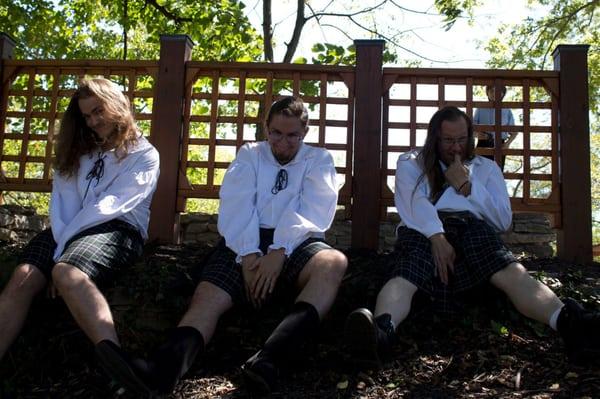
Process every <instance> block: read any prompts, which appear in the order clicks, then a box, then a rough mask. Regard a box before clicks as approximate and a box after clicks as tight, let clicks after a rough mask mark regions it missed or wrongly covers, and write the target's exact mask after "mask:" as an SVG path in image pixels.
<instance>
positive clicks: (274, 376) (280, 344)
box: [242, 302, 320, 395]
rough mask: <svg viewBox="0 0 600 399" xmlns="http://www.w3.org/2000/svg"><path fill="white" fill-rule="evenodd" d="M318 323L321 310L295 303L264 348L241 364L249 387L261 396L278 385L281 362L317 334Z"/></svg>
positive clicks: (306, 304) (309, 305) (304, 303)
mask: <svg viewBox="0 0 600 399" xmlns="http://www.w3.org/2000/svg"><path fill="white" fill-rule="evenodd" d="M319 322H320V320H319V313H318V312H317V309H315V307H314V306H313V305H311V304H310V303H307V302H296V303H295V304H294V306H293V308H292V311H291V312H290V314H288V315H287V316H286V317H285V318H284V319H283V321H282V322H281V323H279V325H278V326H277V327H276V328H275V330H274V331H273V332H272V333H271V335H270V336H269V338H268V339H267V342H265V344H264V346H263V348H262V349H261V350H260V351H258V352H257V353H255V354H254V355H253V356H252V357H251V358H250V359H248V360H247V361H246V363H245V364H244V365H243V366H242V372H243V374H244V379H245V381H246V384H247V385H248V389H249V390H250V391H251V392H252V393H254V394H259V395H268V394H269V393H271V392H272V391H273V390H274V388H275V387H276V386H277V380H278V378H279V368H280V367H281V365H282V363H283V362H284V361H285V360H286V359H288V358H289V357H291V356H292V355H293V354H294V352H295V351H299V350H300V347H301V346H302V344H303V343H305V342H306V341H308V340H310V339H311V338H313V337H314V336H315V335H316V332H317V331H318V328H319ZM296 353H297V352H296Z"/></svg>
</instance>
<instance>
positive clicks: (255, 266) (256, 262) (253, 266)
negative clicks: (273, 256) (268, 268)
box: [248, 258, 260, 270]
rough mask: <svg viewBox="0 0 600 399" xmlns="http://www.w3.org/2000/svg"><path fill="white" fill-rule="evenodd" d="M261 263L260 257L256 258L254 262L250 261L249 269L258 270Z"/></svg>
mask: <svg viewBox="0 0 600 399" xmlns="http://www.w3.org/2000/svg"><path fill="white" fill-rule="evenodd" d="M259 264H260V258H256V259H255V260H254V261H253V262H252V263H250V266H248V270H256V268H257V267H258V265H259Z"/></svg>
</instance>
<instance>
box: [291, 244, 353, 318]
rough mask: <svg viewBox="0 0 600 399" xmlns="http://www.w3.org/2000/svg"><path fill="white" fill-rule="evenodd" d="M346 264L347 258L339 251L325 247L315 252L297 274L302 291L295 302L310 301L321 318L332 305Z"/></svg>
mask: <svg viewBox="0 0 600 399" xmlns="http://www.w3.org/2000/svg"><path fill="white" fill-rule="evenodd" d="M347 266H348V260H347V259H346V256H345V255H344V254H343V253H341V252H340V251H337V250H335V249H327V250H323V251H319V252H317V254H316V255H314V256H313V257H312V258H310V260H309V261H308V263H307V264H306V266H305V267H304V268H303V269H302V271H301V272H300V276H298V285H299V286H300V287H301V289H302V291H301V292H300V294H299V295H298V297H297V298H296V302H300V301H302V302H307V303H310V304H311V305H313V306H314V307H315V309H317V312H318V313H319V317H320V318H321V319H322V318H323V316H324V315H326V314H327V312H328V311H329V309H330V308H331V305H333V301H334V300H335V297H336V295H337V292H338V288H339V287H340V284H341V282H342V278H343V277H344V273H346V268H347Z"/></svg>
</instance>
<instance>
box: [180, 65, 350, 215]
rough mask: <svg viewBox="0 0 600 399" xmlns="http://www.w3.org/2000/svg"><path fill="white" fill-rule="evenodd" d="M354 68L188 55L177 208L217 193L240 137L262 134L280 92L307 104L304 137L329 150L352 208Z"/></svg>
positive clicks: (247, 138)
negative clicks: (207, 59)
mask: <svg viewBox="0 0 600 399" xmlns="http://www.w3.org/2000/svg"><path fill="white" fill-rule="evenodd" d="M353 84H354V72H353V69H352V68H350V67H325V68H324V67H323V66H316V65H293V64H292V65H273V64H248V63H204V62H189V63H188V65H187V72H186V101H185V107H184V118H183V120H184V128H183V143H182V154H181V166H180V167H181V172H180V182H179V183H180V184H179V189H178V209H179V210H180V211H183V209H184V206H185V200H186V199H187V198H215V199H216V198H218V195H219V188H220V184H221V181H222V178H223V175H224V173H225V170H226V169H227V167H228V166H229V163H230V162H231V161H232V160H233V158H234V157H235V154H236V152H237V150H238V149H239V148H240V147H241V146H242V145H243V144H244V143H246V142H249V141H256V140H263V139H265V132H264V131H263V121H264V118H265V116H266V115H265V113H266V112H267V111H268V109H269V107H270V105H271V104H272V103H273V102H274V101H276V100H278V99H280V98H281V97H283V96H289V95H293V96H296V97H301V98H302V100H303V101H304V102H305V103H306V106H307V108H308V110H309V132H308V134H307V136H306V137H305V140H304V141H305V142H306V143H308V144H311V145H315V146H319V147H323V148H326V149H327V150H329V151H330V152H331V154H332V156H333V158H334V161H335V166H336V169H337V172H338V182H339V183H340V191H339V194H340V195H339V204H340V205H344V206H345V208H346V209H347V211H348V212H349V211H350V204H351V197H352V159H353V158H352V148H353V147H352V137H353V136H352V133H353V115H354V108H353V105H354V97H353V93H354V89H353Z"/></svg>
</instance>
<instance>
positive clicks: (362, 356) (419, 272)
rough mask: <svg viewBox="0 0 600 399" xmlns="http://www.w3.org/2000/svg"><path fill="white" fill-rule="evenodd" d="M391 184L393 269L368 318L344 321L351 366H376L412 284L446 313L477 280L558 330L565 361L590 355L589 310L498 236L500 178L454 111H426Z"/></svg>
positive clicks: (363, 312) (364, 314) (504, 214)
mask: <svg viewBox="0 0 600 399" xmlns="http://www.w3.org/2000/svg"><path fill="white" fill-rule="evenodd" d="M395 187H396V189H395V203H396V207H397V209H398V213H399V215H400V217H401V219H402V222H401V224H400V226H398V229H397V241H396V250H395V252H394V256H395V264H394V267H393V268H392V270H390V274H389V280H388V281H387V282H386V283H385V284H384V286H383V288H382V289H381V291H380V292H379V294H378V296H377V302H376V306H375V312H374V313H375V315H374V316H373V315H372V314H371V312H370V311H369V310H367V309H364V308H361V309H357V310H355V311H354V312H352V313H351V314H350V315H349V316H348V318H347V320H346V331H345V339H346V345H347V346H348V348H349V350H350V351H351V353H352V355H353V356H354V358H355V360H356V361H357V363H359V364H362V365H364V366H377V365H380V364H381V357H382V354H385V353H387V352H388V351H389V349H390V345H391V343H392V342H393V338H394V337H395V329H396V327H397V326H398V324H399V323H401V322H402V321H403V320H404V319H405V318H406V317H407V315H408V313H409V311H410V309H411V301H412V298H413V295H414V294H415V292H417V290H421V291H423V292H425V293H426V294H428V296H429V297H430V298H432V301H433V304H434V306H435V307H436V308H437V309H439V310H442V311H448V305H449V304H450V302H449V301H448V300H447V299H448V298H456V294H460V293H465V292H466V291H467V290H469V289H471V288H475V287H477V286H479V285H480V284H483V283H486V282H490V283H491V284H492V285H494V286H495V287H497V288H499V289H500V290H502V291H503V292H504V293H505V294H506V295H507V296H508V298H509V299H510V301H511V302H512V303H513V305H514V306H515V307H516V308H517V310H518V311H519V312H520V313H522V314H523V315H525V316H527V317H530V318H532V319H534V320H537V321H539V322H542V323H545V324H548V325H550V327H552V328H553V329H554V330H558V332H559V333H560V334H561V336H562V337H563V339H564V342H565V346H566V351H567V354H568V355H570V357H572V358H574V360H582V359H583V358H584V357H586V356H597V355H598V345H597V343H596V341H597V338H598V336H599V332H600V317H599V315H598V313H591V312H586V311H584V310H583V308H582V307H581V306H580V305H579V304H578V303H577V302H575V301H574V300H572V299H567V300H565V302H564V303H563V302H562V301H561V300H560V299H559V298H558V297H557V296H556V295H555V294H554V293H553V292H552V291H551V290H550V289H549V288H548V287H547V286H546V285H544V284H542V283H540V282H539V281H537V280H535V279H533V278H532V277H531V276H530V275H529V274H528V273H527V270H526V269H525V268H524V267H523V266H522V265H521V264H520V263H518V262H517V261H516V259H515V258H514V256H513V255H512V253H511V252H510V251H509V250H508V249H507V248H506V246H505V245H504V244H503V242H502V241H501V239H500V237H499V235H498V233H499V232H502V231H505V230H507V229H508V228H509V227H510V225H511V219H512V212H511V208H510V201H509V197H508V192H507V189H506V184H505V182H504V178H503V176H502V172H501V171H500V168H499V167H498V165H497V164H496V163H494V162H493V161H490V160H489V159H487V158H484V157H481V156H475V155H474V153H473V128H472V124H471V121H470V119H469V117H468V116H467V115H466V114H465V113H464V112H463V111H461V110H459V109H458V108H455V107H445V108H443V109H441V110H439V111H437V112H436V113H435V114H434V115H433V117H432V118H431V121H430V122H429V128H428V132H427V139H426V141H425V145H424V147H423V149H422V150H421V151H420V152H419V153H416V152H410V153H407V154H403V155H401V156H400V157H399V159H398V164H397V169H396V184H395ZM453 294H454V295H453Z"/></svg>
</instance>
